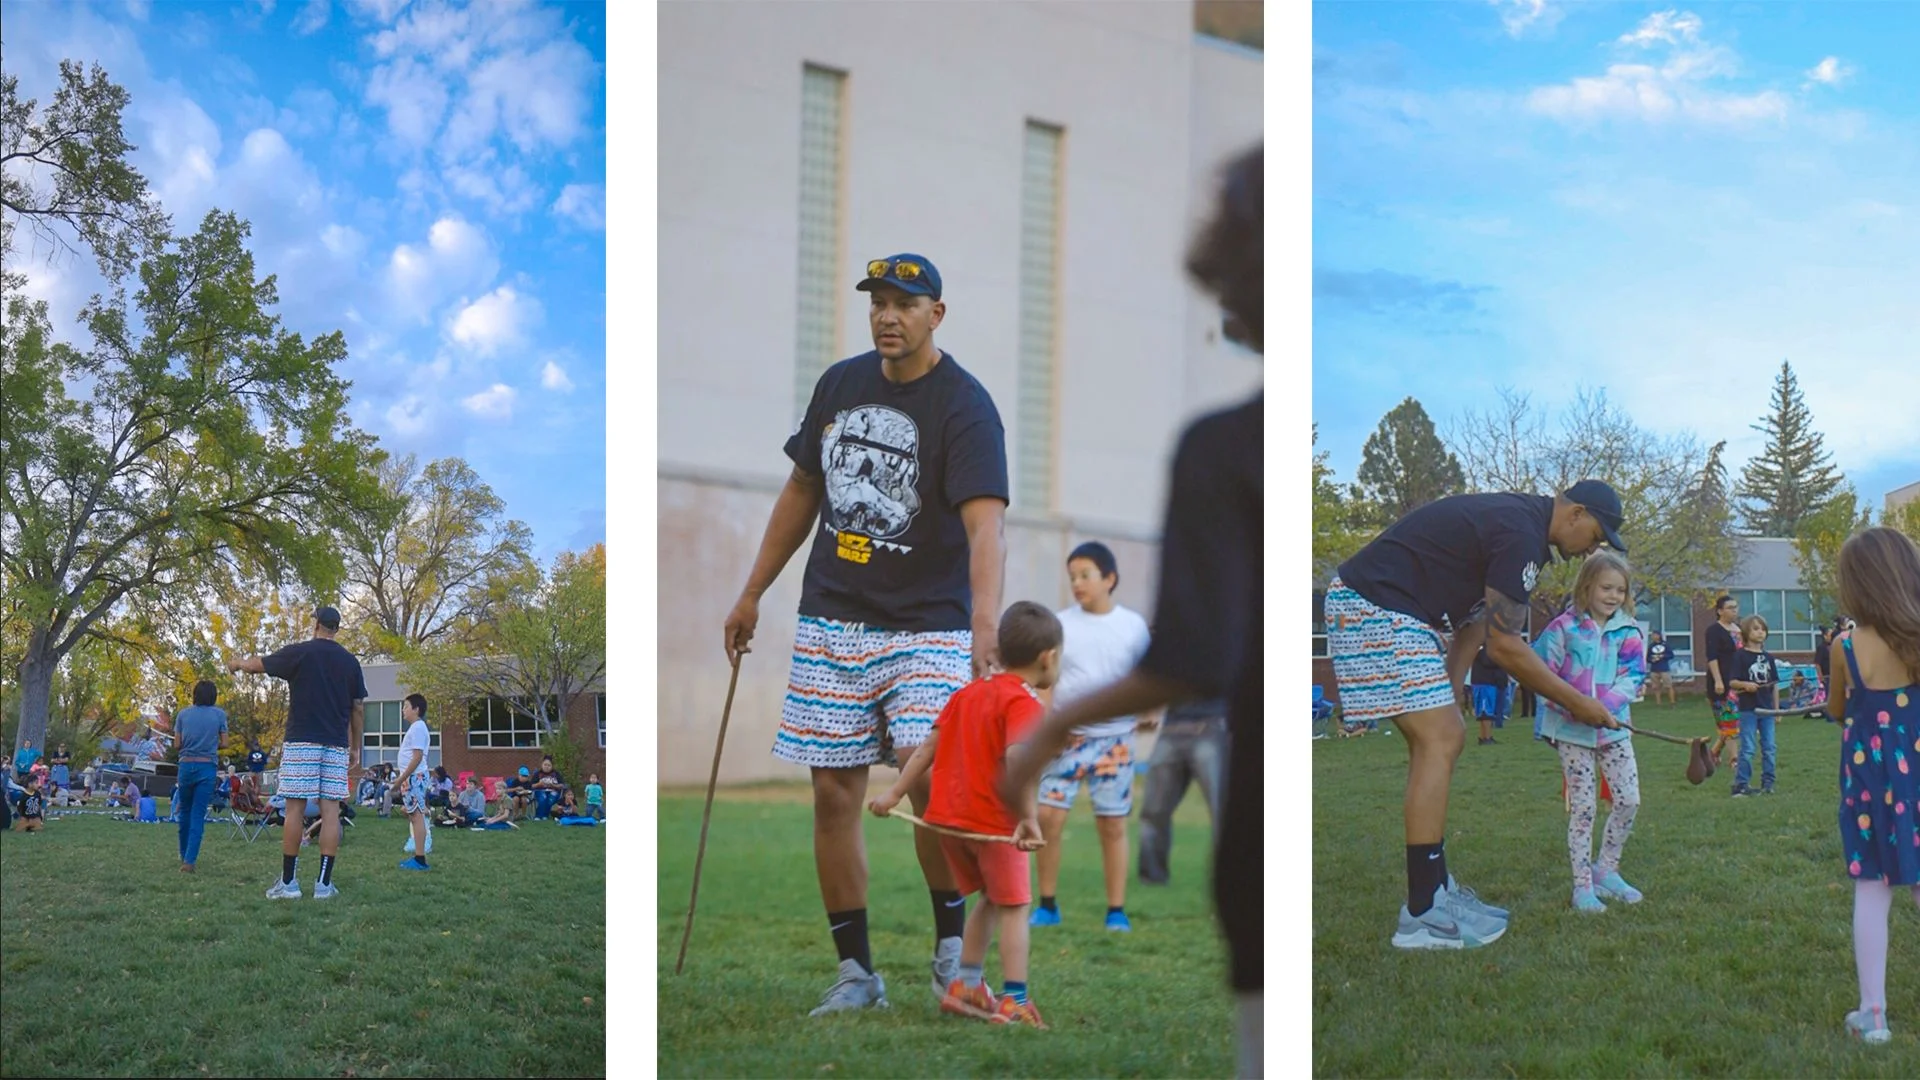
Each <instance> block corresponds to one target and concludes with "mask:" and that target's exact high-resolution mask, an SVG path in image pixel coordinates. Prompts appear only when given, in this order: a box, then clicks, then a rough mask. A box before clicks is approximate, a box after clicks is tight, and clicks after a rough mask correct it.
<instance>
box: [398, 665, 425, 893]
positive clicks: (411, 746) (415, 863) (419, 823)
mask: <svg viewBox="0 0 1920 1080" xmlns="http://www.w3.org/2000/svg"><path fill="white" fill-rule="evenodd" d="M400 718H401V719H403V720H405V721H407V733H406V734H405V735H402V736H401V737H400V765H399V767H400V775H399V778H398V779H396V780H394V782H393V789H394V790H395V791H396V792H399V794H400V812H401V813H403V814H405V815H407V822H408V824H409V825H411V826H412V829H413V844H412V849H413V854H411V855H409V856H408V857H407V858H404V859H401V860H400V869H402V870H425V869H427V853H428V852H429V851H432V850H433V847H432V845H431V843H429V841H428V840H427V750H428V748H429V747H431V746H432V745H433V736H432V734H431V733H430V732H428V730H427V699H426V698H425V697H424V696H422V695H420V694H408V695H407V700H405V701H403V702H401V703H400Z"/></svg>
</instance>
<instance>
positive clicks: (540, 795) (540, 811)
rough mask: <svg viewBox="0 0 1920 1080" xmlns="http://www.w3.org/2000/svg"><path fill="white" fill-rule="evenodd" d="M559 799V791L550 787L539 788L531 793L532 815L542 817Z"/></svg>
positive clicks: (550, 810) (549, 811) (551, 809)
mask: <svg viewBox="0 0 1920 1080" xmlns="http://www.w3.org/2000/svg"><path fill="white" fill-rule="evenodd" d="M559 801H560V793H559V792H557V791H554V790H552V789H551V788H541V789H540V790H538V791H536V792H534V793H533V816H534V817H537V818H544V817H546V816H547V815H548V814H549V813H551V812H552V811H553V804H554V803H557V802H559Z"/></svg>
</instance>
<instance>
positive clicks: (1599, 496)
mask: <svg viewBox="0 0 1920 1080" xmlns="http://www.w3.org/2000/svg"><path fill="white" fill-rule="evenodd" d="M1567 501H1568V502H1570V503H1573V504H1574V505H1576V506H1584V507H1586V509H1587V513H1589V514H1592V515H1593V516H1594V519H1595V520H1597V521H1599V522H1600V528H1601V530H1602V531H1604V532H1605V533H1606V534H1607V546H1608V547H1610V548H1612V549H1613V550H1615V551H1617V552H1619V553H1620V554H1622V555H1625V554H1626V553H1627V545H1625V544H1623V543H1621V542H1620V526H1621V524H1622V523H1624V522H1625V520H1626V515H1625V513H1624V512H1623V511H1622V510H1621V509H1620V496H1619V494H1618V493H1617V492H1615V491H1614V490H1613V485H1612V484H1609V483H1607V482H1606V481H1605V480H1582V481H1580V482H1579V483H1577V484H1575V485H1573V486H1572V487H1570V488H1568V489H1567Z"/></svg>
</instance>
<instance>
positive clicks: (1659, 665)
mask: <svg viewBox="0 0 1920 1080" xmlns="http://www.w3.org/2000/svg"><path fill="white" fill-rule="evenodd" d="M1672 663H1673V652H1672V650H1670V649H1668V648H1667V643H1666V642H1664V641H1655V642H1652V643H1651V644H1649V645H1648V646H1647V670H1648V671H1666V670H1667V669H1668V668H1669V667H1670V666H1671V665H1672Z"/></svg>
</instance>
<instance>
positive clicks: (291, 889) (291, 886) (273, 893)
mask: <svg viewBox="0 0 1920 1080" xmlns="http://www.w3.org/2000/svg"><path fill="white" fill-rule="evenodd" d="M267 899H269V900H298V899H300V879H299V878H294V879H293V880H292V881H276V882H274V883H273V888H271V889H268V890H267Z"/></svg>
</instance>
